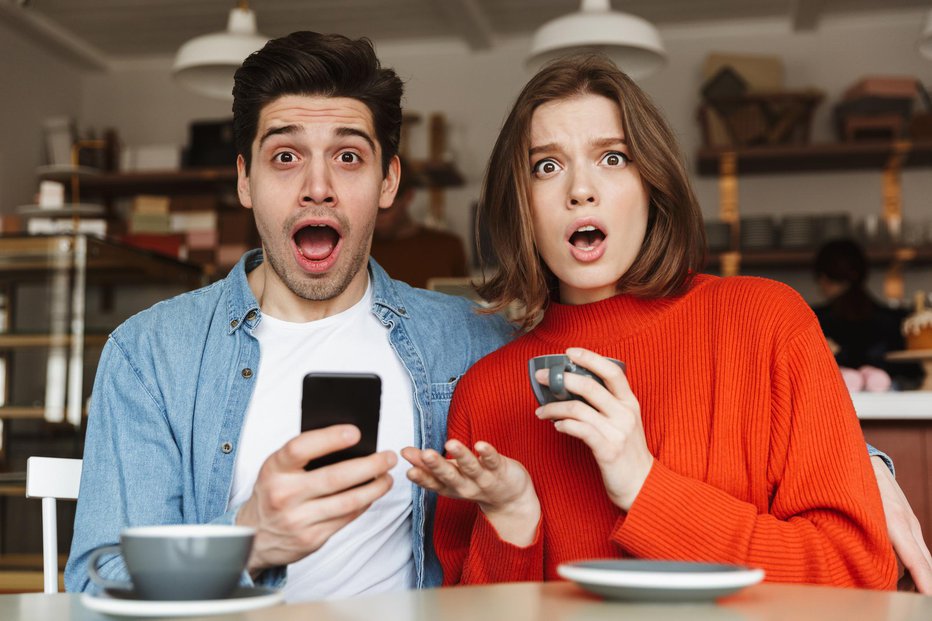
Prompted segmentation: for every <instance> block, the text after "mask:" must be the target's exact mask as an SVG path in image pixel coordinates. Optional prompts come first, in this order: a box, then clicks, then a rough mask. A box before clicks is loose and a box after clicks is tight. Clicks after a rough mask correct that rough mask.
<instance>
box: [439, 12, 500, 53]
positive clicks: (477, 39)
mask: <svg viewBox="0 0 932 621" xmlns="http://www.w3.org/2000/svg"><path fill="white" fill-rule="evenodd" d="M437 5H438V6H439V8H440V11H441V12H442V13H443V14H444V16H446V18H447V22H449V24H450V26H452V27H453V28H454V29H455V30H456V31H457V32H459V34H460V36H461V37H463V39H465V40H466V43H468V44H469V47H470V49H473V50H487V49H489V48H490V47H492V25H491V23H490V22H489V18H488V16H487V15H486V14H485V12H484V11H483V10H482V7H481V6H479V2H478V0H439V1H438V2H437Z"/></svg>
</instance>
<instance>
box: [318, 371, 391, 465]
mask: <svg viewBox="0 0 932 621" xmlns="http://www.w3.org/2000/svg"><path fill="white" fill-rule="evenodd" d="M381 400H382V379H381V378H380V377H379V376H378V375H376V374H375V373H308V374H307V375H305V376H304V390H303V393H302V397H301V431H309V430H311V429H321V428H322V427H329V426H331V425H339V424H343V423H349V424H351V425H356V426H357V427H359V431H360V432H361V436H362V437H361V438H360V440H359V443H358V444H356V445H354V446H351V447H349V448H346V449H343V450H341V451H337V452H335V453H330V454H328V455H324V456H322V457H318V458H317V459H312V460H311V461H309V462H308V463H307V465H305V466H304V469H305V470H314V469H315V468H322V467H323V466H329V465H330V464H335V463H337V462H341V461H344V460H346V459H352V458H354V457H365V456H366V455H371V454H373V453H375V451H376V446H377V445H378V439H379V410H380V407H381Z"/></svg>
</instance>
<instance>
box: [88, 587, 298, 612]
mask: <svg viewBox="0 0 932 621" xmlns="http://www.w3.org/2000/svg"><path fill="white" fill-rule="evenodd" d="M283 600H284V594H283V593H282V592H281V591H277V590H275V589H267V588H263V587H240V588H238V589H237V590H236V591H234V592H233V595H231V596H230V597H228V598H227V599H211V600H194V601H187V602H182V601H156V600H143V599H133V598H132V597H131V596H129V597H126V596H119V597H113V596H112V595H109V594H103V595H91V594H90V593H84V594H82V595H81V603H82V604H84V606H86V607H87V608H90V609H91V610H95V611H97V612H102V613H104V614H106V615H120V616H124V617H194V616H206V615H220V614H229V613H233V612H242V611H244V610H254V609H256V608H265V607H266V606H274V605H275V604H280V603H281V602H282V601H283Z"/></svg>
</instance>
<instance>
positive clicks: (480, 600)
mask: <svg viewBox="0 0 932 621" xmlns="http://www.w3.org/2000/svg"><path fill="white" fill-rule="evenodd" d="M197 618H198V619H203V620H204V621H206V620H208V619H213V620H218V619H225V620H231V619H235V620H237V621H493V620H497V619H502V620H507V621H603V620H604V621H609V620H611V621H628V620H631V621H634V620H637V621H836V620H837V621H929V620H930V619H932V597H926V596H922V595H917V594H914V593H890V592H879V591H866V590H859V589H836V588H829V587H814V586H797V585H782V584H781V585H775V584H761V585H757V586H753V587H750V588H748V589H747V590H745V591H742V592H740V593H738V594H736V595H733V596H731V597H728V598H725V599H723V600H720V601H719V602H718V603H716V604H711V603H699V604H666V605H665V604H630V603H621V602H607V601H604V600H601V599H599V598H597V597H594V596H591V595H588V594H586V593H585V592H583V591H581V590H580V589H578V588H577V587H576V586H575V585H573V584H569V583H565V582H557V583H547V584H539V583H521V584H500V585H494V586H482V587H455V588H446V589H435V590H430V591H408V592H401V593H386V594H382V595H374V596H369V597H358V598H352V599H346V600H339V601H332V602H313V603H307V604H290V605H281V606H275V607H272V608H265V609H262V610H254V611H250V612H244V613H239V614H233V615H224V616H214V617H197ZM0 619H2V620H3V621H46V620H47V621H53V620H54V621H103V620H105V619H112V618H109V617H105V616H103V615H100V614H98V613H95V612H92V611H90V610H87V609H85V608H84V607H83V606H82V605H81V602H80V599H79V597H78V596H77V595H67V594H56V595H42V594H28V595H3V596H0Z"/></svg>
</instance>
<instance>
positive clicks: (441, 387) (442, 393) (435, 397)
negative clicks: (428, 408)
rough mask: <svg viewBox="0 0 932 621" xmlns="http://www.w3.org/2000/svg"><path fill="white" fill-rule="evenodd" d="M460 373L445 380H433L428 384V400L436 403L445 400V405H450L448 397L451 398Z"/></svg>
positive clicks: (460, 376)
mask: <svg viewBox="0 0 932 621" xmlns="http://www.w3.org/2000/svg"><path fill="white" fill-rule="evenodd" d="M462 377H463V376H462V374H460V375H457V376H455V377H451V378H450V379H449V380H448V381H446V382H435V383H432V384H431V385H430V401H431V403H436V402H438V401H446V402H447V404H446V407H449V406H450V403H449V401H450V399H452V398H453V391H454V390H456V385H457V384H459V382H460V378H462Z"/></svg>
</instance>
